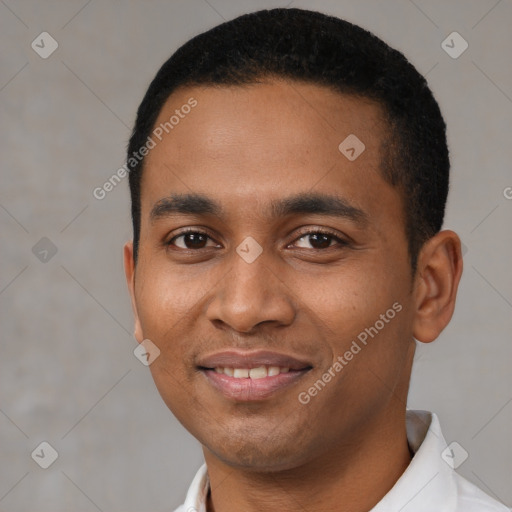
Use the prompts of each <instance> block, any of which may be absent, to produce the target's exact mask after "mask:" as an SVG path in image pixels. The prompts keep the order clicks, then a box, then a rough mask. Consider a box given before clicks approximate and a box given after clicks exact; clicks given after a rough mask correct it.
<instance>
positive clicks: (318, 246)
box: [295, 230, 348, 250]
mask: <svg viewBox="0 0 512 512" xmlns="http://www.w3.org/2000/svg"><path fill="white" fill-rule="evenodd" d="M333 241H334V242H336V243H337V245H339V246H342V247H343V246H347V245H348V242H346V241H345V240H342V239H341V238H340V237H339V236H337V235H336V234H334V233H332V232H330V231H323V230H315V231H308V232H306V233H303V234H302V235H301V236H300V238H298V239H297V241H296V242H295V243H296V244H297V243H299V244H300V245H296V247H300V248H305V249H315V250H322V249H329V248H330V247H333V244H332V242H333ZM308 244H309V246H308ZM334 245H336V244H334Z"/></svg>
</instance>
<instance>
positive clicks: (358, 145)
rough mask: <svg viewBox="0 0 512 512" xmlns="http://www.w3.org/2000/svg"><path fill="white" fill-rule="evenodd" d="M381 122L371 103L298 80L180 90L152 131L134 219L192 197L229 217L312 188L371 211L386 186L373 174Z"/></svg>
mask: <svg viewBox="0 0 512 512" xmlns="http://www.w3.org/2000/svg"><path fill="white" fill-rule="evenodd" d="M189 105H194V106H193V107H192V108H189ZM383 119H384V116H383V115H382V110H381V108H380V107H379V105H377V104H376V103H374V102H372V101H370V100H367V99H363V98H359V97H355V96H349V95H343V94H340V93H338V92H335V91H333V90H331V89H329V88H327V87H322V86H317V85H312V84H306V83H300V82H285V81H272V82H265V83H259V84H250V85H244V86H229V87H224V86H223V87H212V86H207V87H204V86H203V87H186V88H182V89H179V90H177V91H175V92H174V93H173V94H172V95H171V96H170V97H169V99H168V100H167V102H166V104H165V105H164V107H163V108H162V110H161V112H160V114H159V116H158V119H157V121H156V123H155V127H154V130H153V134H152V138H153V140H154V141H155V143H156V146H155V147H154V148H153V149H151V150H150V152H149V154H148V155H147V157H146V159H145V166H144V173H143V179H142V211H143V212H144V211H146V214H147V212H148V211H150V210H151V208H152V207H153V206H154V204H155V203H156V202H157V201H159V200H161V199H162V198H163V197H165V196H166V195H167V194H170V193H173V192H174V193H190V192H192V191H193V192H199V193H202V194H205V195H213V196H215V197H216V198H217V199H218V200H219V201H222V202H223V203H224V204H225V206H226V208H227V209H228V210H229V208H230V206H232V207H235V206H236V207H237V208H239V209H240V208H241V207H244V208H245V209H246V210H249V209H251V210H252V211H253V210H254V208H256V207H258V208H259V207H261V206H262V203H263V202H266V201H271V200H273V199H276V198H278V197H282V196H285V195H286V196H288V195H291V194H294V193H295V194H298V193H304V192H306V191H312V190H314V191H317V192H322V191H323V192H329V193H333V192H336V193H338V192H339V193H341V194H342V195H343V196H344V197H345V198H347V199H350V200H351V202H352V203H354V204H355V205H359V206H363V204H362V203H371V202H373V203H375V202H376V201H378V200H379V190H378V189H379V188H382V187H387V188H388V189H389V188H390V187H389V186H388V185H387V183H385V182H384V181H383V179H382V177H381V172H380V159H381V146H382V142H383V137H385V134H386V125H385V122H384V120H383ZM159 127H160V137H155V130H158V128H159ZM160 139H161V140H160ZM344 141H348V142H344ZM340 144H341V150H340ZM363 148H364V150H363V151H362V152H361V150H362V149H363ZM347 149H349V150H350V151H349V152H348V153H347V152H346V150H347ZM352 149H353V151H352ZM344 151H345V152H344ZM354 153H356V156H357V155H358V154H359V153H360V154H359V155H358V156H357V158H356V159H351V158H348V157H347V155H348V156H351V157H353V156H354ZM381 192H382V191H381ZM387 192H389V190H388V191H387ZM384 196H385V194H384ZM380 199H382V197H381V198H380ZM394 199H395V200H396V197H395V198H394Z"/></svg>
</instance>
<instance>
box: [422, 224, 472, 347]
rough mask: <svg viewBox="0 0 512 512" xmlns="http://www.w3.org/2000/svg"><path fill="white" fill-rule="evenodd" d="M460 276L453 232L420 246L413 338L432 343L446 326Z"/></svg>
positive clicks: (444, 232) (460, 270)
mask: <svg viewBox="0 0 512 512" xmlns="http://www.w3.org/2000/svg"><path fill="white" fill-rule="evenodd" d="M461 275H462V254H461V243H460V239H459V237H458V236H457V234H456V233H454V232H453V231H449V230H445V231H441V232H439V233H437V234H436V235H435V236H433V237H432V238H431V239H429V240H428V241H427V242H425V245H424V246H423V247H422V249H421V251H420V254H419V257H418V268H417V271H416V278H415V287H414V294H415V316H414V324H413V336H414V337H415V338H416V339H417V340H418V341H422V342H423V343H430V342H431V341H434V340H435V339H436V338H437V337H438V336H439V334H440V333H441V331H442V330H443V329H444V328H445V327H446V326H447V325H448V323H449V321H450V319H451V318H452V315H453V311H454V309H455V299H456V296H457V289H458V286H459V281H460V277H461Z"/></svg>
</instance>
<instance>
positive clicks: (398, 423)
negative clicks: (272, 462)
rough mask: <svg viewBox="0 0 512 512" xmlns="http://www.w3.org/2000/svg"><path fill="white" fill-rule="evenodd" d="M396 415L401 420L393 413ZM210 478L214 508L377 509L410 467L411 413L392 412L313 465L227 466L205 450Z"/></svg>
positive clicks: (215, 511) (248, 511)
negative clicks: (280, 468) (253, 468)
mask: <svg viewBox="0 0 512 512" xmlns="http://www.w3.org/2000/svg"><path fill="white" fill-rule="evenodd" d="M393 416H395V419H393V418H392V417H393ZM204 454H205V460H206V464H207V467H208V475H209V478H210V493H209V495H208V501H207V511H208V512H235V511H236V512H238V511H240V510H244V512H267V511H268V512H270V511H272V512H273V511H275V509H276V506H278V508H279V510H281V511H282V512H288V511H289V512H291V511H294V512H295V511H296V510H297V509H298V508H299V509H304V510H340V505H341V506H342V508H343V509H344V510H350V511H351V512H365V511H368V510H370V509H372V508H373V507H374V506H375V505H376V504H377V503H378V502H379V501H380V500H381V499H382V498H383V497H384V496H385V494H387V492H389V490H390V489H391V488H392V487H393V485H394V484H395V483H396V481H397V480H398V479H399V478H400V476H401V475H402V473H403V472H404V471H405V469H406V468H407V466H408V464H409V462H410V460H411V453H410V451H409V446H408V443H407V434H406V430H405V411H401V414H398V415H389V414H388V415H387V417H385V418H384V421H380V422H376V423H375V425H373V426H371V427H368V428H367V429H365V431H364V432H359V433H358V434H357V435H355V436H353V438H351V439H350V440H346V439H344V440H342V442H341V443H340V444H339V446H335V447H332V446H330V447H329V448H328V449H326V450H325V453H322V454H321V455H320V456H318V457H317V458H315V459H314V460H310V461H308V462H307V463H305V464H303V465H301V466H298V467H294V468H291V469H288V470H285V471H279V472H267V473H265V472H255V471H251V470H250V469H245V468H243V469H240V468H238V467H235V468H234V467H232V466H228V465H226V464H225V463H224V462H222V461H220V460H219V459H218V458H217V457H215V455H214V454H213V453H212V452H210V451H209V450H208V449H206V448H204Z"/></svg>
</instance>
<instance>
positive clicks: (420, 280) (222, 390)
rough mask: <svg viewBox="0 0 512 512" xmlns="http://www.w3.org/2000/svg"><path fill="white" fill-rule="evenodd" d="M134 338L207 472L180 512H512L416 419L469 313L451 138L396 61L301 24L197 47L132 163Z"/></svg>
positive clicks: (215, 37)
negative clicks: (454, 227)
mask: <svg viewBox="0 0 512 512" xmlns="http://www.w3.org/2000/svg"><path fill="white" fill-rule="evenodd" d="M128 164H129V166H130V190H131V197H132V218H133V227H134V238H133V243H132V242H130V243H128V244H126V246H125V269H126V277H127V282H128V286H129V289H130V293H131V297H132V305H133V310H134V314H135V337H136V339H137V341H138V342H140V343H143V344H144V347H145V349H146V350H147V353H148V358H149V362H150V363H151V365H150V369H151V372H152V375H153V378H154V380H155V383H156V386H157V388H158V390H159V392H160V394H161V396H162V398H163V399H164V401H165V402H166V404H167V405H168V407H169V408H170V410H171V411H172V412H173V413H174V414H175V415H176V417H177V418H178V419H179V421H180V422H181V423H182V424H183V426H184V427H185V428H186V429H187V430H188V431H189V432H190V433H191V434H192V435H193V436H195V437H196V438H197V439H198V441H199V442H200V443H201V445H202V448H203V453H204V458H205V465H203V466H202V467H201V468H200V470H199V472H198V473H197V475H196V477H195V479H194V481H193V482H192V484H191V486H190V489H189V492H188V495H187V497H186V500H185V503H184V504H183V505H182V506H181V507H180V508H179V509H178V510H179V511H186V512H192V511H208V512H231V511H237V512H239V511H244V512H251V511H270V510H272V511H275V510H281V511H292V510H293V511H296V510H305V511H316V510H318V511H320V510H322V511H334V510H347V511H351V512H363V511H369V510H373V511H379V512H380V511H396V512H398V511H425V512H426V511H429V512H431V511H436V512H440V511H446V512H448V511H450V512H451V511H464V512H472V511H477V510H478V511H483V510H486V511H487V510H488V511H491V510H492V511H501V510H506V508H505V507H504V506H503V505H501V504H499V503H498V502H496V501H494V500H492V499H491V498H490V497H488V496H487V495H485V494H484V493H483V492H482V491H480V490H479V489H477V488H476V487H474V486H473V485H472V484H471V483H469V482H468V481H466V480H464V479H463V478H462V477H460V476H458V475H457V474H456V473H454V471H453V470H452V468H451V467H450V465H449V464H447V463H446V462H445V460H444V459H443V456H442V453H443V451H445V449H446V443H445V441H444V439H443V437H442V434H441V431H440V427H439V422H438V419H437V417H436V416H435V415H434V414H430V413H427V412H423V411H419V412H414V411H408V412H406V400H407V391H408V386H409V380H410V374H411V367H412V362H413V355H414V350H415V343H416V341H415V340H418V341H420V342H423V343H429V342H431V341H433V340H435V339H436V338H437V336H438V335H439V334H440V332H441V331H442V330H443V329H444V327H445V326H446V325H447V324H448V322H449V321H450V318H451V316H452V313H453V310H454V306H455V298H456V292H457V286H458V283H459V279H460V276H461V272H462V259H461V249H460V240H459V238H458V236H457V235H456V234H455V233H454V232H452V231H448V230H444V231H441V226H442V222H443V216H444V208H445V202H446V197H447V192H448V173H449V159H448V150H447V145H446V136H445V124H444V121H443V118H442V116H441V114H440V112H439V108H438V105H437V103H436V101H435V100H434V98H433V96H432V93H431V92H430V90H429V88H428V87H427V84H426V82H425V80H424V79H423V77H421V76H420V75H419V73H418V72H417V71H416V70H415V69H414V67H413V66H412V65H411V64H409V63H408V62H407V60H406V59H405V57H404V56H403V55H402V54H400V53H399V52H397V51H395V50H393V49H391V48H389V47H388V46H387V45H386V44H385V43H383V42H382V41H381V40H379V39H378V38H376V37H375V36H373V35H372V34H370V33H368V32H366V31H364V30H363V29H361V28H359V27H356V26H354V25H352V24H350V23H347V22H345V21H342V20H339V19H336V18H332V17H328V16H325V15H323V14H320V13H315V12H310V11H304V10H300V9H274V10H269V11H260V12H256V13H252V14H249V15H245V16H242V17H240V18H237V19H235V20H233V21H230V22H227V23H224V24H222V25H220V26H218V27H215V28H214V29H212V30H210V31H208V32H206V33H204V34H201V35H199V36H197V37H195V38H194V39H192V40H191V41H189V42H188V43H186V44H185V45H184V46H182V47H181V48H180V49H179V50H178V51H177V52H176V53H175V54H174V55H173V56H172V57H171V58H170V59H169V60H168V61H167V62H166V63H165V64H164V65H163V66H162V68H161V69H160V71H159V72H158V74H157V76H156V77H155V79H154V80H153V82H152V83H151V85H150V87H149V89H148V91H147V93H146V95H145V97H144V100H143V102H142V104H141V105H140V107H139V111H138V115H137V120H136V124H135V128H134V131H133V134H132V137H131V140H130V144H129V148H128Z"/></svg>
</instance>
